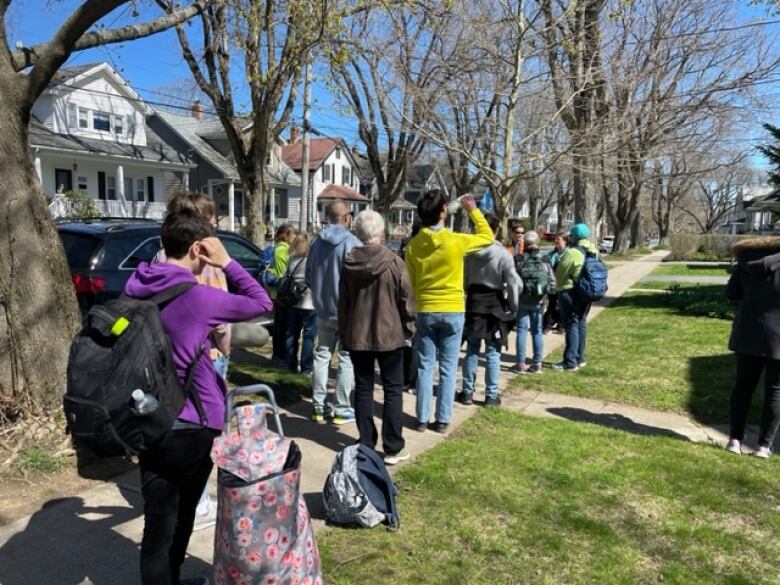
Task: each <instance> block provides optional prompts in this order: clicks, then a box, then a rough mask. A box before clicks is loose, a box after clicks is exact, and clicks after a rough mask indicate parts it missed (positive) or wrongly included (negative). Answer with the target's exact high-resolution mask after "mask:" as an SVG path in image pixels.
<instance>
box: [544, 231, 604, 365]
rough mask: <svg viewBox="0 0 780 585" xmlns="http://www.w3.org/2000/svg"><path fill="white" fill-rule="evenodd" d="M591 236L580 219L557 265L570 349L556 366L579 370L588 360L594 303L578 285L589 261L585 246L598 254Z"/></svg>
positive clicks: (559, 294)
mask: <svg viewBox="0 0 780 585" xmlns="http://www.w3.org/2000/svg"><path fill="white" fill-rule="evenodd" d="M589 237H590V230H589V229H588V226H587V225H585V224H584V223H578V224H576V225H575V226H574V227H573V228H571V234H570V235H569V246H568V247H567V248H566V250H565V251H564V252H563V254H562V255H561V259H560V262H558V266H556V268H555V282H556V289H557V292H558V308H559V310H560V312H561V322H562V323H563V327H564V329H565V330H566V349H565V350H564V352H563V361H562V362H559V363H557V364H553V366H552V367H553V369H554V370H561V371H566V372H576V371H577V370H578V369H579V368H583V367H585V364H586V362H585V342H586V341H587V335H588V313H589V312H590V305H591V303H590V301H589V300H587V299H583V298H582V297H580V295H578V294H577V289H576V286H575V285H576V284H577V279H579V277H580V273H581V272H582V267H583V266H584V264H585V253H584V252H583V250H585V251H587V252H593V253H594V254H598V251H597V250H596V247H595V246H594V245H593V244H592V243H591V242H590V241H589V240H588V238H589Z"/></svg>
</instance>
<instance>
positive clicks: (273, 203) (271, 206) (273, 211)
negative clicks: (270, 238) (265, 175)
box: [268, 187, 300, 228]
mask: <svg viewBox="0 0 780 585" xmlns="http://www.w3.org/2000/svg"><path fill="white" fill-rule="evenodd" d="M270 195H271V200H270V201H269V203H268V211H269V212H270V217H269V218H268V222H269V223H270V224H271V227H272V228H275V227H276V187H271V193H270ZM288 201H289V199H288ZM298 213H300V210H299V211H298ZM288 219H289V218H288Z"/></svg>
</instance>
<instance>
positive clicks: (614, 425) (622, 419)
mask: <svg viewBox="0 0 780 585" xmlns="http://www.w3.org/2000/svg"><path fill="white" fill-rule="evenodd" d="M547 412H549V413H550V414H554V415H555V416H560V417H561V418H565V419H568V420H572V421H576V422H584V423H590V424H594V425H599V426H602V427H607V428H609V429H617V430H620V431H625V432H627V433H631V434H633V435H643V436H655V437H671V438H673V439H681V440H683V441H688V440H689V439H688V437H686V436H684V435H681V434H680V433H676V432H674V431H672V430H669V429H663V428H660V427H654V426H651V425H645V424H642V423H638V422H635V421H633V420H632V419H630V418H628V417H627V416H625V415H622V414H617V413H615V412H591V411H589V410H584V409H582V408H572V407H568V406H564V407H556V408H548V409H547Z"/></svg>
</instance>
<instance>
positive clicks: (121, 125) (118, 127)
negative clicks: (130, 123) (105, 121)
mask: <svg viewBox="0 0 780 585" xmlns="http://www.w3.org/2000/svg"><path fill="white" fill-rule="evenodd" d="M113 120H114V128H113V130H114V134H119V135H120V136H121V135H123V134H124V133H125V117H124V116H114V117H113Z"/></svg>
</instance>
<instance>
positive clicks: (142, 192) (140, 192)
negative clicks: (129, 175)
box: [135, 179, 146, 201]
mask: <svg viewBox="0 0 780 585" xmlns="http://www.w3.org/2000/svg"><path fill="white" fill-rule="evenodd" d="M135 183H136V185H138V188H137V190H136V192H135V195H136V200H138V201H144V200H146V180H145V179H136V180H135Z"/></svg>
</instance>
